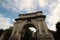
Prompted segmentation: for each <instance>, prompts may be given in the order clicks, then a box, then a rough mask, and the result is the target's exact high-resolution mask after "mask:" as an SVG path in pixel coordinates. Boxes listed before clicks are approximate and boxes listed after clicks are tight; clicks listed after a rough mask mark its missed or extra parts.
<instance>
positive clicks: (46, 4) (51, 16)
mask: <svg viewBox="0 0 60 40" xmlns="http://www.w3.org/2000/svg"><path fill="white" fill-rule="evenodd" d="M36 11H43V15H46V23H47V27H48V28H49V29H50V30H54V31H55V30H56V28H55V24H56V23H57V22H58V21H59V20H60V0H0V29H1V28H3V29H6V28H9V26H13V22H14V19H15V18H17V17H18V15H19V14H25V13H30V12H36Z"/></svg>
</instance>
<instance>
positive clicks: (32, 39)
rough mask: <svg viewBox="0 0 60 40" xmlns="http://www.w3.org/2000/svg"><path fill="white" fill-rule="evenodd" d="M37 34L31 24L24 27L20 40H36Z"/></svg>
mask: <svg viewBox="0 0 60 40" xmlns="http://www.w3.org/2000/svg"><path fill="white" fill-rule="evenodd" d="M36 39H37V32H36V27H35V26H34V25H33V24H26V25H24V27H23V29H22V32H21V40H36Z"/></svg>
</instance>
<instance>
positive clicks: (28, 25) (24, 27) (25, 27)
mask: <svg viewBox="0 0 60 40" xmlns="http://www.w3.org/2000/svg"><path fill="white" fill-rule="evenodd" d="M29 27H34V28H35V29H36V31H37V27H35V25H34V24H31V23H28V24H25V25H24V26H23V27H22V29H21V37H22V38H23V37H24V35H25V30H26V29H28V28H29ZM36 33H37V32H36ZM36 36H37V34H36ZM22 38H21V40H22ZM36 38H37V37H36Z"/></svg>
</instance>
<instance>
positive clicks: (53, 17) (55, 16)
mask: <svg viewBox="0 0 60 40" xmlns="http://www.w3.org/2000/svg"><path fill="white" fill-rule="evenodd" d="M51 5H52V6H51V7H50V8H51V9H52V10H51V13H50V14H49V15H48V18H47V21H48V22H49V23H48V26H49V29H51V30H56V28H55V27H56V25H55V24H56V23H57V22H58V21H59V20H60V0H58V3H57V4H56V5H55V4H51ZM54 5H55V6H54Z"/></svg>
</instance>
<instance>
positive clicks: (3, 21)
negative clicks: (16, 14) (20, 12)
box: [0, 14, 12, 29]
mask: <svg viewBox="0 0 60 40" xmlns="http://www.w3.org/2000/svg"><path fill="white" fill-rule="evenodd" d="M10 21H11V20H10V18H4V17H3V15H2V14H0V29H2V28H3V29H6V28H9V27H10V26H12V24H11V23H10Z"/></svg>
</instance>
